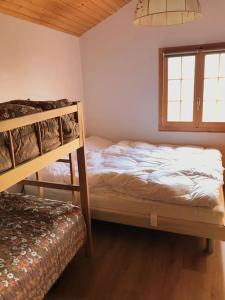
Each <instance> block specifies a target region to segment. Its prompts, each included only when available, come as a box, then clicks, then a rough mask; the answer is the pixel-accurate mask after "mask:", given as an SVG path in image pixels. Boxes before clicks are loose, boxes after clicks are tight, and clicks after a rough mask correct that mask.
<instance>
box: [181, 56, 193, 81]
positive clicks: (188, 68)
mask: <svg viewBox="0 0 225 300" xmlns="http://www.w3.org/2000/svg"><path fill="white" fill-rule="evenodd" d="M194 76H195V56H184V57H182V78H183V79H192V78H194Z"/></svg>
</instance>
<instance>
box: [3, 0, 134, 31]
mask: <svg viewBox="0 0 225 300" xmlns="http://www.w3.org/2000/svg"><path fill="white" fill-rule="evenodd" d="M130 1H131V0H0V12H1V13H4V14H7V15H10V16H14V17H17V18H20V19H23V20H27V21H30V22H33V23H37V24H41V25H44V26H47V27H50V28H53V29H56V30H59V31H63V32H66V33H70V34H73V35H76V36H81V35H82V34H83V33H85V32H86V31H88V30H89V29H91V28H92V27H94V26H95V25H97V24H98V23H100V22H101V21H103V20H104V19H106V18H107V17H108V16H110V15H112V14H113V13H114V12H116V11H117V10H118V9H120V8H121V7H122V6H124V5H125V4H126V3H128V2H130Z"/></svg>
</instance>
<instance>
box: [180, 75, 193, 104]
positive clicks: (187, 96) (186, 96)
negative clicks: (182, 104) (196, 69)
mask: <svg viewBox="0 0 225 300" xmlns="http://www.w3.org/2000/svg"><path fill="white" fill-rule="evenodd" d="M181 99H182V101H186V102H189V103H190V105H192V106H193V100H194V80H182V88H181Z"/></svg>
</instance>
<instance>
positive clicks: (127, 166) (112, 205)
mask: <svg viewBox="0 0 225 300" xmlns="http://www.w3.org/2000/svg"><path fill="white" fill-rule="evenodd" d="M86 157H87V171H88V176H89V186H90V206H91V215H92V218H94V219H98V220H103V221H110V222H115V223H122V224H127V225H133V226H139V227H145V228H150V229H156V230H162V231H169V232H174V233H180V234H185V235H191V236H197V237H202V238H205V239H206V250H207V252H208V253H212V251H213V240H225V227H224V224H225V223H224V222H225V209H224V195H223V167H222V161H221V153H220V152H219V151H218V150H216V149H206V148H203V147H193V146H183V147H182V146H180V147H179V146H174V145H154V144H149V143H143V142H132V141H121V142H119V143H116V144H115V143H113V142H111V141H109V140H105V139H100V138H98V137H90V138H87V139H86ZM184 158H185V159H184ZM174 159H176V161H175V162H176V164H174V163H173V162H174ZM138 166H140V168H139V167H138ZM151 170H153V171H155V172H153V173H151ZM174 170H175V173H174ZM161 171H162V172H161ZM151 174H156V175H158V174H159V175H160V176H159V177H158V176H157V177H155V178H153V185H151V180H146V178H147V176H149V175H151ZM165 174H166V177H165ZM161 175H163V176H161ZM174 175H175V176H174ZM177 175H178V176H177ZM42 176H43V177H45V178H48V179H51V180H52V181H57V180H59V179H60V180H64V182H67V180H68V178H69V173H68V164H67V165H66V164H65V163H61V164H57V165H56V164H53V165H51V166H49V167H48V168H47V169H44V170H43V173H42ZM170 176H171V177H170ZM195 176H196V177H197V179H196V178H195ZM177 178H178V180H177ZM183 178H184V180H183ZM174 180H175V181H176V185H173V181H174ZM193 180H194V182H195V185H194V186H193V187H192V185H191V186H189V187H188V189H189V191H188V193H187V195H186V194H185V193H183V191H184V192H185V191H186V182H187V184H188V185H189V182H190V181H191V182H192V181H193ZM201 180H203V181H204V184H203V185H201ZM157 182H158V183H159V184H158V185H157ZM162 183H163V184H162ZM168 183H169V184H170V183H172V185H171V186H167V184H168ZM199 184H200V186H199ZM210 185H211V187H210ZM196 186H197V187H199V189H197V190H196ZM214 187H215V189H214ZM26 189H27V191H28V192H30V189H29V187H26ZM172 192H173V193H172ZM174 192H175V193H176V194H174ZM180 192H181V194H180V195H179V193H180ZM215 192H216V193H215ZM45 193H46V195H51V196H52V197H53V196H54V195H55V192H54V190H51V191H49V190H46V191H45ZM190 193H191V194H192V195H191V194H190ZM174 195H175V197H173V196H174ZM177 195H178V197H176V196H177ZM179 196H181V197H179ZM193 196H194V197H193ZM58 197H62V194H61V193H60V194H58ZM63 197H64V198H65V199H66V198H67V199H68V195H67V194H66V193H64V192H63ZM153 198H154V199H153ZM193 199H194V201H193ZM207 205H208V206H207Z"/></svg>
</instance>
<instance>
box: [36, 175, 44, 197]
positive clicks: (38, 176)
mask: <svg viewBox="0 0 225 300" xmlns="http://www.w3.org/2000/svg"><path fill="white" fill-rule="evenodd" d="M40 179H41V178H40V174H39V172H36V180H37V181H39V180H40ZM38 194H39V197H40V198H44V189H43V188H42V187H38Z"/></svg>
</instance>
